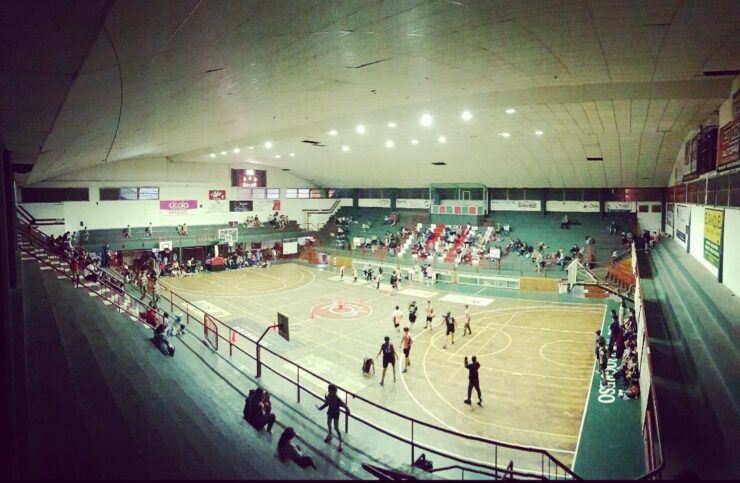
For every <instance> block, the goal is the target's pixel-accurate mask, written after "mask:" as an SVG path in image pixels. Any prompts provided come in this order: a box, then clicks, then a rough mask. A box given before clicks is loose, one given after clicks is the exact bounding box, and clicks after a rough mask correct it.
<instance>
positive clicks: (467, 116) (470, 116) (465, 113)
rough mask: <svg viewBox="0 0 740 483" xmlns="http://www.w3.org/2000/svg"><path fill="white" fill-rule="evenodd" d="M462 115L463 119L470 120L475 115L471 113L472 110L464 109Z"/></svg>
mask: <svg viewBox="0 0 740 483" xmlns="http://www.w3.org/2000/svg"><path fill="white" fill-rule="evenodd" d="M460 117H462V120H463V121H470V120H471V119H473V115H472V114H471V113H470V111H463V113H462V115H461V116H460Z"/></svg>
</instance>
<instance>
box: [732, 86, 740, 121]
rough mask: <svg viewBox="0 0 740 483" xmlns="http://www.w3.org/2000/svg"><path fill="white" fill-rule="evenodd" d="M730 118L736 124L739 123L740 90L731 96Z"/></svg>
mask: <svg viewBox="0 0 740 483" xmlns="http://www.w3.org/2000/svg"><path fill="white" fill-rule="evenodd" d="M732 118H733V119H734V120H735V122H736V123H737V121H740V89H738V90H736V91H735V93H734V94H732Z"/></svg>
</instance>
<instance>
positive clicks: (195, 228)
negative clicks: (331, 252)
mask: <svg viewBox="0 0 740 483" xmlns="http://www.w3.org/2000/svg"><path fill="white" fill-rule="evenodd" d="M225 228H231V227H230V226H229V225H225V224H218V225H188V227H187V232H188V234H187V236H180V235H178V233H177V225H173V226H153V227H152V236H151V237H148V236H146V227H143V226H142V227H131V238H126V237H125V236H124V229H125V226H124V227H122V228H121V229H106V230H89V236H88V239H87V240H86V241H83V243H82V245H83V246H84V247H85V248H87V249H90V250H93V251H96V250H99V249H100V247H102V246H103V245H105V244H106V243H107V244H109V245H110V249H111V250H114V251H115V250H137V249H142V248H144V249H150V248H156V247H158V246H159V242H160V241H172V242H173V244H174V245H175V246H178V247H179V246H182V247H183V248H184V247H194V246H204V245H210V244H212V243H213V242H214V241H216V240H217V239H218V231H219V230H221V229H225ZM236 228H237V229H238V230H239V231H238V234H239V236H238V238H237V239H235V240H234V241H235V242H237V243H248V242H252V241H262V240H264V241H266V240H275V239H282V238H296V237H299V236H303V235H305V234H306V232H305V231H304V230H301V228H300V227H299V226H298V223H297V222H295V221H292V220H291V221H290V223H288V226H286V227H285V228H284V229H281V230H278V229H275V228H273V227H272V226H270V225H268V224H265V225H264V226H262V227H248V228H247V227H245V226H244V225H241V224H240V225H239V226H238V227H236Z"/></svg>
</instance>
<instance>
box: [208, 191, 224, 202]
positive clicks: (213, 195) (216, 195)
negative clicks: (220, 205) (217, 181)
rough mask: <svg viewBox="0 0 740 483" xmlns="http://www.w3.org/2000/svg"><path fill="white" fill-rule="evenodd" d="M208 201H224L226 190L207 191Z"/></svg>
mask: <svg viewBox="0 0 740 483" xmlns="http://www.w3.org/2000/svg"><path fill="white" fill-rule="evenodd" d="M208 199H209V200H225V199H226V190H208Z"/></svg>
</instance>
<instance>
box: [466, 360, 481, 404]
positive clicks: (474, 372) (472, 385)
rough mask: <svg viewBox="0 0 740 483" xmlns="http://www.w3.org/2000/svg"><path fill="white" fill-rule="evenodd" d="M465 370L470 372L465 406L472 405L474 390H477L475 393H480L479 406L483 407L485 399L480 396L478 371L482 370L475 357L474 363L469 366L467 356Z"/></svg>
mask: <svg viewBox="0 0 740 483" xmlns="http://www.w3.org/2000/svg"><path fill="white" fill-rule="evenodd" d="M465 369H467V370H468V398H467V399H466V400H465V401H463V402H464V403H465V404H470V395H471V394H472V392H473V389H475V392H477V393H478V406H483V398H482V397H481V394H480V379H478V369H480V364H479V363H478V361H477V360H476V358H475V356H473V361H472V362H471V363H470V364H468V357H467V356H465Z"/></svg>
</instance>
